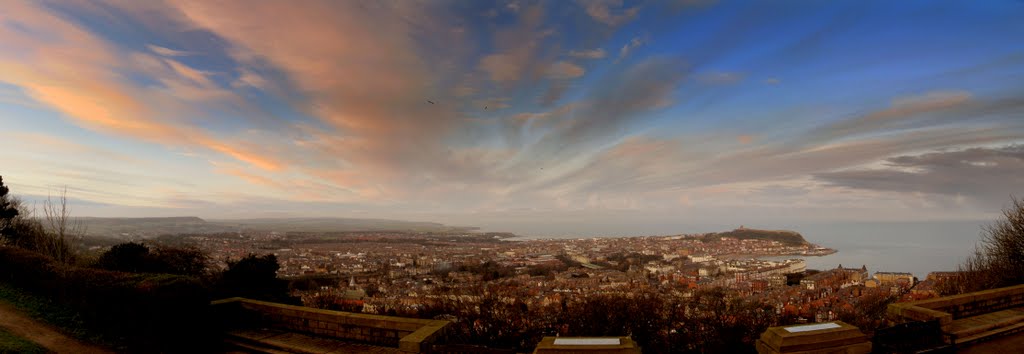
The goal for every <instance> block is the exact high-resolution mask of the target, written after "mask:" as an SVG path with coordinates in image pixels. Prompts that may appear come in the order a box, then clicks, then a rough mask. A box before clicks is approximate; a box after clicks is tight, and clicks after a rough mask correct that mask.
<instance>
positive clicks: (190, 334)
mask: <svg viewBox="0 0 1024 354" xmlns="http://www.w3.org/2000/svg"><path fill="white" fill-rule="evenodd" d="M0 281H3V282H7V283H10V284H13V285H16V286H18V287H21V288H22V289H25V290H26V291H29V292H31V293H34V294H36V295H38V296H45V297H49V298H51V299H53V300H54V301H56V302H58V303H63V304H65V305H67V306H69V307H71V308H73V309H75V310H77V311H78V312H79V313H80V314H81V315H82V317H83V322H84V323H85V325H86V326H88V327H89V328H88V329H90V330H94V331H97V332H99V333H100V334H103V335H104V336H106V337H109V338H114V339H118V340H119V341H123V342H124V343H125V344H126V345H127V346H128V348H129V349H130V350H132V351H145V352H151V351H160V352H168V351H170V352H176V351H188V352H196V351H209V350H215V349H214V348H212V346H211V345H210V344H211V343H213V342H212V341H214V340H215V339H216V336H215V335H214V334H215V333H216V331H215V328H214V327H213V325H212V323H213V322H214V321H211V319H210V318H208V316H209V313H210V311H208V310H209V300H210V297H209V290H208V289H207V288H206V287H205V286H204V285H203V284H202V283H201V282H199V281H198V280H197V279H195V278H191V277H186V276H178V275H168V274H133V273H123V272H116V271H107V270H99V269H92V268H83V267H73V266H63V265H60V264H58V263H57V262H55V261H54V260H53V259H51V258H49V257H46V256H44V255H42V254H39V253H35V252H32V251H27V250H24V249H20V248H14V247H6V246H0Z"/></svg>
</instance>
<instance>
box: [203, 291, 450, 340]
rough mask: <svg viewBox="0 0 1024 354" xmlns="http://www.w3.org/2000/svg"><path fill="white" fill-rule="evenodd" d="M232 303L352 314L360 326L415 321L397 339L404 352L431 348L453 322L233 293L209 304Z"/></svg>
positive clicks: (338, 314)
mask: <svg viewBox="0 0 1024 354" xmlns="http://www.w3.org/2000/svg"><path fill="white" fill-rule="evenodd" d="M233 303H237V304H239V305H244V304H249V305H257V306H265V307H272V308H279V309H283V310H291V311H295V312H296V313H298V312H305V313H313V314H318V315H321V316H331V317H340V318H352V319H359V320H364V321H361V323H360V324H359V325H360V326H361V327H370V328H380V329H388V330H394V329H396V326H395V324H406V325H415V326H416V327H415V328H416V329H415V330H413V331H412V333H409V334H407V335H405V336H404V337H402V338H400V339H399V341H398V349H399V350H401V351H405V352H413V353H418V352H423V351H425V350H427V349H428V348H427V346H429V343H432V342H433V341H435V340H437V339H438V338H439V337H440V336H441V335H443V333H444V329H445V327H446V326H448V325H449V324H450V323H451V322H449V321H445V320H427V319H419V318H407V317H397V316H384V315H371V314H364V313H351V312H343V311H332V310H323V309H317V308H312V307H304V306H296V305H288V304H281V303H276V302H268V301H260V300H253V299H247V298H242V297H232V298H227V299H220V300H215V301H211V302H210V305H213V306H216V305H228V304H233ZM389 324H391V325H389ZM402 327H406V326H402ZM409 327H412V326H409Z"/></svg>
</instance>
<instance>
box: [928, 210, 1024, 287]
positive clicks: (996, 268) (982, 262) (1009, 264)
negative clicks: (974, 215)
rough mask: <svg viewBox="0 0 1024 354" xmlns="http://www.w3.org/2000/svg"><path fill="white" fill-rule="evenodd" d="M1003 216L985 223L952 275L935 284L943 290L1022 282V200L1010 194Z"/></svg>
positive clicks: (999, 285)
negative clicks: (969, 252)
mask: <svg viewBox="0 0 1024 354" xmlns="http://www.w3.org/2000/svg"><path fill="white" fill-rule="evenodd" d="M1010 200H1011V203H1010V204H1011V205H1010V206H1009V207H1008V208H1006V209H1003V218H1001V219H999V220H996V221H995V222H994V223H992V224H991V225H988V226H985V227H984V228H983V229H982V232H981V242H980V243H979V244H978V246H976V247H975V250H974V254H973V255H971V256H970V257H968V258H967V260H965V261H964V263H963V264H961V265H960V267H959V268H960V269H959V272H958V274H957V276H956V277H954V278H952V279H949V280H947V281H944V282H943V283H942V284H938V285H939V286H938V290H939V292H940V293H943V294H959V293H965V292H971V291H978V290H985V289H992V288H998V287H1003V286H1010V285H1017V284H1024V200H1022V199H1017V198H1013V197H1011V199H1010Z"/></svg>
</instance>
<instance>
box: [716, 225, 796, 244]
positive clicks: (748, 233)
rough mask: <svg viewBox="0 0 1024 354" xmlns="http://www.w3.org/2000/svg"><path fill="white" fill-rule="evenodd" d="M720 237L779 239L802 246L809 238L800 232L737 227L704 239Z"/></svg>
mask: <svg viewBox="0 0 1024 354" xmlns="http://www.w3.org/2000/svg"><path fill="white" fill-rule="evenodd" d="M720 237H732V238H735V239H739V240H768V241H778V242H781V243H782V244H784V245H788V246H802V245H806V244H807V240H804V237H803V236H801V235H800V233H798V232H794V231H774V230H757V229H736V230H732V231H726V232H718V233H712V234H708V235H707V236H705V237H704V240H705V241H711V240H717V239H718V238H720Z"/></svg>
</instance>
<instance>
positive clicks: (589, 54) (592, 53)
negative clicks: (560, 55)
mask: <svg viewBox="0 0 1024 354" xmlns="http://www.w3.org/2000/svg"><path fill="white" fill-rule="evenodd" d="M606 55H607V53H605V52H604V48H597V49H590V50H573V51H570V52H569V56H570V57H574V58H580V59H604V57H605V56H606Z"/></svg>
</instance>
